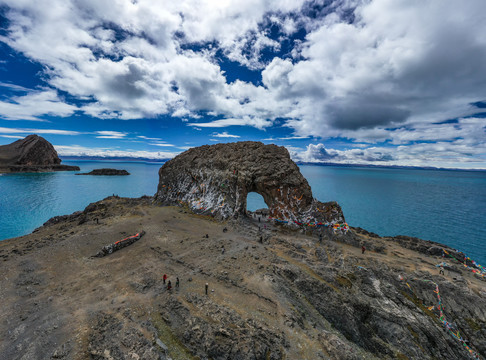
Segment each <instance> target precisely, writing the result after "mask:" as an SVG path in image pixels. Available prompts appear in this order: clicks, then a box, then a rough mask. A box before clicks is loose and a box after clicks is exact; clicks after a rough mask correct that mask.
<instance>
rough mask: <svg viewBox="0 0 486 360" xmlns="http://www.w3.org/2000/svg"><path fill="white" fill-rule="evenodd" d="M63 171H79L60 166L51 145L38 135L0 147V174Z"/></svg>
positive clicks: (74, 167) (70, 167) (59, 161)
mask: <svg viewBox="0 0 486 360" xmlns="http://www.w3.org/2000/svg"><path fill="white" fill-rule="evenodd" d="M63 170H69V171H73V170H79V167H77V166H67V165H61V159H59V156H58V155H57V152H56V150H55V149H54V147H53V146H52V144H51V143H49V142H48V141H47V140H46V139H44V138H42V137H40V136H38V135H29V136H27V137H26V138H24V139H21V140H17V141H15V142H13V143H11V144H8V145H2V146H0V173H2V172H4V173H6V172H45V171H63Z"/></svg>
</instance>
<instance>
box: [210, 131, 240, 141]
mask: <svg viewBox="0 0 486 360" xmlns="http://www.w3.org/2000/svg"><path fill="white" fill-rule="evenodd" d="M211 136H214V137H217V138H235V139H236V138H239V137H240V136H239V135H231V134H228V133H227V132H226V131H223V132H222V133H213V134H212V135H211Z"/></svg>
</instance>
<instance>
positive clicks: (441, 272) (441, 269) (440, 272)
mask: <svg viewBox="0 0 486 360" xmlns="http://www.w3.org/2000/svg"><path fill="white" fill-rule="evenodd" d="M439 274H442V275H444V266H443V265H441V266H440V267H439Z"/></svg>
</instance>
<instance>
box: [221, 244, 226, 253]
mask: <svg viewBox="0 0 486 360" xmlns="http://www.w3.org/2000/svg"><path fill="white" fill-rule="evenodd" d="M224 251H225V250H224V246H221V255H224Z"/></svg>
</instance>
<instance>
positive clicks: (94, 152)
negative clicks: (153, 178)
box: [54, 145, 179, 160]
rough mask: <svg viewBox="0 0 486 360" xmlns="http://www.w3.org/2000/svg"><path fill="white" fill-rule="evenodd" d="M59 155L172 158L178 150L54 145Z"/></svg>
mask: <svg viewBox="0 0 486 360" xmlns="http://www.w3.org/2000/svg"><path fill="white" fill-rule="evenodd" d="M54 148H55V149H56V151H57V153H58V154H59V156H98V157H142V158H147V159H155V160H157V159H170V158H173V157H175V156H177V155H178V154H179V153H178V152H166V151H139V150H117V149H111V148H91V147H89V148H88V147H85V146H80V145H69V146H67V145H54Z"/></svg>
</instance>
